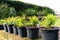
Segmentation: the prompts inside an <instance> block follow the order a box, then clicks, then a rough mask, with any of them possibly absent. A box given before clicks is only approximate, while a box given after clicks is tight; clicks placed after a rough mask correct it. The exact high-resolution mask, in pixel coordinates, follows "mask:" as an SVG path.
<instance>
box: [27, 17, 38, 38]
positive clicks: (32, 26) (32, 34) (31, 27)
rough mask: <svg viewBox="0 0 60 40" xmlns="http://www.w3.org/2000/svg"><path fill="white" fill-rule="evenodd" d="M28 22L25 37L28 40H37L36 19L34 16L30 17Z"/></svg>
mask: <svg viewBox="0 0 60 40" xmlns="http://www.w3.org/2000/svg"><path fill="white" fill-rule="evenodd" d="M29 19H30V20H29V22H28V23H26V26H27V27H26V28H27V37H28V38H29V39H38V37H39V36H38V35H39V28H38V27H37V24H38V23H39V22H38V18H37V17H36V16H33V17H30V18H29Z"/></svg>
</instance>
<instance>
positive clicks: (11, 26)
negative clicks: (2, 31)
mask: <svg viewBox="0 0 60 40" xmlns="http://www.w3.org/2000/svg"><path fill="white" fill-rule="evenodd" d="M14 20H15V18H13V17H12V18H7V26H8V32H9V33H14V32H13V26H14V24H13V21H14Z"/></svg>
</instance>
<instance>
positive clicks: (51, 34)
mask: <svg viewBox="0 0 60 40" xmlns="http://www.w3.org/2000/svg"><path fill="white" fill-rule="evenodd" d="M58 32H59V29H51V30H42V40H58Z"/></svg>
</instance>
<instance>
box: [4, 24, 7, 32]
mask: <svg viewBox="0 0 60 40" xmlns="http://www.w3.org/2000/svg"><path fill="white" fill-rule="evenodd" d="M3 26H4V30H5V31H6V32H8V26H7V25H6V24H5V25H3Z"/></svg>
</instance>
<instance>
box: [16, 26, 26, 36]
mask: <svg viewBox="0 0 60 40" xmlns="http://www.w3.org/2000/svg"><path fill="white" fill-rule="evenodd" d="M17 28H18V34H19V35H20V37H27V31H26V27H17Z"/></svg>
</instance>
